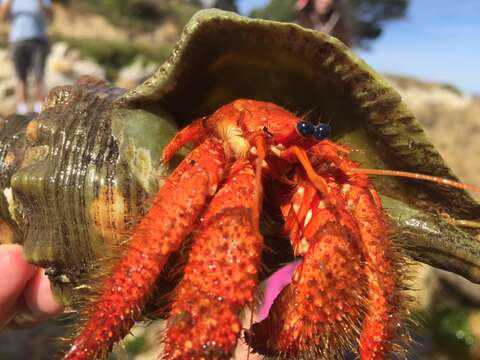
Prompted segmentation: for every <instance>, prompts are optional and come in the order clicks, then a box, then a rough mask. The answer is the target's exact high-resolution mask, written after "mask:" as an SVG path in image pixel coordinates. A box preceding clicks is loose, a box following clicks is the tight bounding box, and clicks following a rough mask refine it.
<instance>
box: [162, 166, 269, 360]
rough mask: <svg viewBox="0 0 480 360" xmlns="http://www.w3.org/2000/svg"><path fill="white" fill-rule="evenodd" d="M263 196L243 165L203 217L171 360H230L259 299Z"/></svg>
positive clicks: (170, 328)
mask: <svg viewBox="0 0 480 360" xmlns="http://www.w3.org/2000/svg"><path fill="white" fill-rule="evenodd" d="M258 191H259V189H258V187H257V185H256V181H255V173H254V170H253V167H252V165H251V164H250V163H249V162H248V161H246V160H237V161H236V162H235V163H234V164H233V166H232V168H231V169H230V172H229V176H228V178H227V180H226V182H225V184H224V185H223V187H222V188H221V189H220V190H219V192H218V193H217V194H216V196H215V197H214V199H213V200H212V202H211V203H210V205H209V207H208V209H207V210H206V212H205V214H204V215H203V216H202V219H201V225H200V229H199V230H198V232H197V233H196V234H195V235H194V240H193V241H194V243H193V247H192V250H191V253H190V257H189V261H188V263H187V266H186V269H185V275H184V278H183V280H182V281H181V283H180V284H179V285H178V287H177V289H176V291H175V300H174V302H173V305H172V312H171V316H170V319H169V321H168V325H167V330H166V341H165V355H164V358H165V359H204V358H208V359H228V358H230V357H231V352H232V350H233V349H234V346H235V344H236V342H237V338H238V334H239V332H240V329H241V325H240V321H239V319H238V315H239V313H240V311H241V309H242V308H243V307H244V306H245V305H246V304H248V303H250V302H251V301H252V300H253V293H254V289H255V286H256V282H257V268H258V266H259V264H260V255H261V251H262V245H263V238H262V236H261V235H260V234H259V233H258V232H257V228H258V226H257V225H256V224H253V223H252V209H254V208H255V206H258V204H256V202H258V201H259V198H261V197H259V196H257V192H258Z"/></svg>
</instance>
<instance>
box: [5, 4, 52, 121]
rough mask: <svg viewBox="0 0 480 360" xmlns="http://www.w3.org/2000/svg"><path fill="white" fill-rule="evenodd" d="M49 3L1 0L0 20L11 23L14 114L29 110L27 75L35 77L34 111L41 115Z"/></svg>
mask: <svg viewBox="0 0 480 360" xmlns="http://www.w3.org/2000/svg"><path fill="white" fill-rule="evenodd" d="M51 16H52V11H51V2H50V0H0V17H1V18H2V19H4V20H10V34H9V43H10V48H11V55H12V60H13V64H14V68H15V73H16V86H15V93H16V99H17V109H16V112H17V113H19V114H25V113H27V112H28V111H29V108H28V86H27V85H28V84H27V79H28V75H29V73H33V75H34V78H35V89H34V105H33V111H35V112H40V110H41V106H42V101H43V98H44V96H45V85H44V81H43V78H44V76H43V75H44V71H45V61H46V58H47V55H48V40H47V33H46V25H45V17H51Z"/></svg>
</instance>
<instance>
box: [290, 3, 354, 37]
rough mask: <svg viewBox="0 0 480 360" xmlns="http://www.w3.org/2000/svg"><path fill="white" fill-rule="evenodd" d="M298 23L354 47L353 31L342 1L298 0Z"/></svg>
mask: <svg viewBox="0 0 480 360" xmlns="http://www.w3.org/2000/svg"><path fill="white" fill-rule="evenodd" d="M296 8H297V23H298V24H300V25H302V26H304V27H307V28H311V29H315V30H318V31H321V32H323V33H325V34H328V35H331V36H334V37H336V38H337V39H339V40H341V41H342V42H343V43H344V44H345V45H347V46H352V31H351V26H350V21H349V19H348V16H347V12H346V10H345V8H344V6H343V4H342V1H341V0H297V2H296Z"/></svg>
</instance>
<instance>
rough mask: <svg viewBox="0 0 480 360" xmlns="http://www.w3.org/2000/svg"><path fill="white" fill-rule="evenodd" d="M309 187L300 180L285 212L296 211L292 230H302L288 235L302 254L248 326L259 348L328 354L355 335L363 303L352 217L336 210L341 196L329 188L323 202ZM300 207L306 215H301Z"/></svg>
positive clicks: (338, 350)
mask: <svg viewBox="0 0 480 360" xmlns="http://www.w3.org/2000/svg"><path fill="white" fill-rule="evenodd" d="M314 189H315V188H314V187H313V185H312V184H308V183H306V182H305V181H302V182H300V185H299V186H297V188H296V191H295V192H294V195H293V201H292V202H293V205H292V208H291V210H290V211H289V217H291V216H299V215H300V216H301V217H297V221H298V222H300V225H299V226H298V227H297V232H299V233H301V234H303V235H302V236H298V234H292V233H290V236H291V239H292V240H293V244H292V245H293V247H294V249H295V252H296V253H297V254H301V255H304V260H303V262H302V263H301V264H300V265H299V267H298V268H297V269H296V271H295V273H294V275H293V281H292V283H291V284H290V285H289V286H287V287H286V288H285V289H284V290H283V291H282V293H281V294H280V295H279V296H278V297H277V299H276V300H275V302H274V304H273V306H272V308H271V309H270V313H269V316H268V317H267V319H265V320H264V321H262V322H260V323H258V324H254V326H253V327H252V335H253V337H252V339H251V345H252V346H253V348H254V349H255V350H257V351H260V352H261V353H265V354H269V355H270V354H271V355H275V354H281V355H283V356H286V357H291V358H293V357H301V358H303V357H309V356H311V357H312V358H316V357H318V356H323V357H325V358H330V357H333V356H335V354H336V355H339V354H341V352H342V348H343V349H345V348H349V347H351V343H352V342H353V339H355V332H356V330H357V328H358V323H359V318H360V316H361V315H360V313H361V309H362V308H363V307H364V296H363V291H362V288H363V286H361V284H362V282H364V278H363V276H362V271H361V258H360V254H359V252H358V249H357V248H356V242H357V240H358V239H357V234H356V233H355V227H354V226H352V224H353V219H352V217H351V215H350V214H348V213H347V212H346V211H342V210H341V209H342V206H341V205H343V203H342V198H341V195H340V194H339V193H338V191H335V190H336V189H335V188H331V189H330V190H329V195H328V196H329V198H330V201H329V202H328V203H327V202H325V201H324V200H322V199H321V198H320V195H319V194H318V193H316V194H315V195H312V191H311V190H314ZM295 198H299V199H296V200H295ZM300 202H301V203H300ZM305 204H307V205H308V206H305ZM328 204H330V205H328ZM335 204H337V205H335ZM305 207H307V208H309V209H310V210H309V212H310V215H304V214H305V211H304V210H303V208H305ZM295 209H297V210H295ZM292 211H293V213H294V215H292ZM312 213H313V214H312ZM287 222H288V220H287ZM290 222H291V221H290ZM307 236H308V237H307ZM351 284H355V286H351Z"/></svg>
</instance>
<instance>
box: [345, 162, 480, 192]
mask: <svg viewBox="0 0 480 360" xmlns="http://www.w3.org/2000/svg"><path fill="white" fill-rule="evenodd" d="M350 172H352V173H357V174H358V173H362V174H367V175H385V176H397V177H404V178H409V179H418V180H425V181H430V182H434V183H438V184H443V185H447V186H450V187H454V188H457V189H462V190H470V191H473V192H478V193H480V187H477V186H473V185H469V184H463V183H461V182H458V181H454V180H449V179H445V178H441V177H438V176H432V175H424V174H418V173H413V172H408V171H397V170H384V169H361V168H352V169H350Z"/></svg>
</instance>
